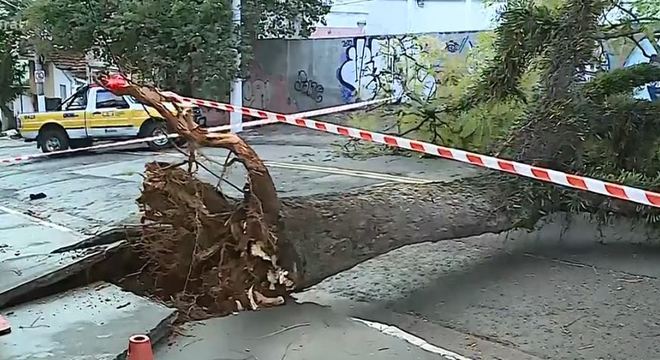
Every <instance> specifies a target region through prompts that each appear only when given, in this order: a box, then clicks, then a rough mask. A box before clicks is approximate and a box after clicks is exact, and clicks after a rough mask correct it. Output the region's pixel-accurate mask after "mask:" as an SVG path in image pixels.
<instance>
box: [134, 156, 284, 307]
mask: <svg viewBox="0 0 660 360" xmlns="http://www.w3.org/2000/svg"><path fill="white" fill-rule="evenodd" d="M138 203H139V206H140V210H141V212H142V222H143V234H142V237H140V238H138V239H135V240H133V243H132V246H133V248H134V249H135V251H136V252H137V253H138V254H139V256H140V257H142V258H143V259H144V261H145V267H144V269H143V275H142V280H143V281H144V280H145V279H149V280H150V281H151V282H152V283H151V287H152V288H153V289H154V295H156V296H158V297H159V298H161V299H170V300H171V301H173V302H174V303H175V305H176V306H177V307H179V308H184V309H185V308H187V309H188V314H186V315H188V316H191V317H193V318H199V317H203V316H204V314H203V313H202V314H200V313H199V312H200V311H202V312H205V313H212V314H228V313H231V312H234V311H240V310H244V309H257V308H259V307H266V306H272V305H279V304H282V303H283V302H284V299H285V297H286V295H287V293H288V292H289V291H291V290H292V289H293V286H294V284H293V281H292V280H290V279H289V278H288V273H287V272H286V271H285V270H284V269H282V268H281V267H279V266H278V263H277V255H276V254H277V253H278V247H277V238H276V236H275V234H274V232H273V231H272V230H273V229H271V228H270V227H269V226H268V224H266V223H265V222H264V221H263V214H262V209H261V206H260V203H259V201H258V199H257V198H256V197H255V196H254V195H253V194H251V193H246V195H245V197H244V199H243V200H242V201H237V200H232V199H229V198H227V197H225V196H224V195H223V194H222V193H220V192H219V191H218V190H216V189H215V188H214V187H213V186H211V185H209V184H206V183H203V182H201V181H199V180H198V179H197V178H196V177H195V176H194V174H193V173H190V172H188V171H186V170H183V169H181V168H179V167H177V166H174V165H170V164H164V163H155V162H154V163H149V164H147V165H146V171H145V177H144V182H143V191H142V194H141V196H140V197H139V198H138ZM192 311H195V312H196V313H197V314H196V315H195V314H191V312H192Z"/></svg>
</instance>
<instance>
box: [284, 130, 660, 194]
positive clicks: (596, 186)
mask: <svg viewBox="0 0 660 360" xmlns="http://www.w3.org/2000/svg"><path fill="white" fill-rule="evenodd" d="M280 121H282V122H285V123H287V124H291V125H296V126H300V127H304V128H308V129H313V130H318V131H323V132H327V133H332V134H337V135H341V136H346V137H351V138H355V139H361V140H365V141H370V142H374V143H379V144H384V145H390V146H395V147H398V148H402V149H407V150H412V151H417V152H420V153H425V154H429V155H434V156H439V157H442V158H445V159H451V160H456V161H460V162H463V163H467V164H471V165H476V166H480V167H485V168H489V169H493V170H498V171H502V172H507V173H511V174H516V175H521V176H525V177H528V178H532V179H535V180H541V181H545V182H549V183H553V184H557V185H562V186H566V187H570V188H574V189H578V190H584V191H589V192H592V193H596V194H601V195H605V196H609V197H613V198H617V199H622V200H628V201H632V202H636V203H639V204H644V205H649V206H654V207H660V194H658V193H655V192H651V191H647V190H643V189H637V188H634V187H630V186H626V185H620V184H614V183H609V182H606V181H602V180H597V179H593V178H589V177H586V176H579V175H571V174H567V173H563V172H561V171H556V170H551V169H544V168H540V167H536V166H531V165H527V164H523V163H519V162H515V161H510V160H503V159H498V158H495V157H492V156H486V155H481V154H477V153H472V152H468V151H463V150H458V149H452V148H448V147H444V146H438V145H434V144H430V143H427V142H423V141H417V140H411V139H406V138H402V137H397V136H391V135H385V134H380V133H377V132H373V131H368V130H362V129H356V128H352V127H347V126H340V125H335V124H330V123H327V122H322V121H316V120H309V119H291V118H287V119H280Z"/></svg>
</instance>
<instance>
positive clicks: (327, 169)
mask: <svg viewBox="0 0 660 360" xmlns="http://www.w3.org/2000/svg"><path fill="white" fill-rule="evenodd" d="M264 163H265V164H266V166H269V167H274V168H283V169H292V170H303V171H315V172H322V173H328V174H336V175H347V176H353V177H363V178H368V179H376V180H387V181H393V182H399V183H406V184H428V183H431V182H433V181H432V180H428V179H421V178H412V177H407V176H398V175H391V174H386V173H379V172H373V171H363V170H353V169H343V168H337V167H332V166H316V165H308V164H299V163H285V162H277V161H264Z"/></svg>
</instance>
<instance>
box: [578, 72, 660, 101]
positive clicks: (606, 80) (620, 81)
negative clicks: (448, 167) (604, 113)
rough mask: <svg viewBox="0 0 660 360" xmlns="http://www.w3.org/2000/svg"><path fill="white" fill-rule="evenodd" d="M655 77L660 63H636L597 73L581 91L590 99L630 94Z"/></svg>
mask: <svg viewBox="0 0 660 360" xmlns="http://www.w3.org/2000/svg"><path fill="white" fill-rule="evenodd" d="M656 79H660V64H649V63H644V64H638V65H634V66H630V67H627V68H625V69H614V70H612V71H610V72H607V73H601V74H599V75H598V76H597V77H596V78H594V79H593V80H592V81H590V82H589V83H587V84H585V85H584V86H583V88H582V93H583V94H584V96H585V97H587V98H588V99H590V100H592V101H598V100H602V99H604V98H606V97H608V96H610V95H615V94H622V93H627V94H628V95H632V93H633V91H634V90H635V89H636V88H638V87H640V86H642V85H644V84H648V83H650V82H653V81H655V80H656Z"/></svg>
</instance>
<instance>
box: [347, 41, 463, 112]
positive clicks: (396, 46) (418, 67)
mask: <svg viewBox="0 0 660 360" xmlns="http://www.w3.org/2000/svg"><path fill="white" fill-rule="evenodd" d="M474 35H475V34H474V33H463V34H436V35H400V36H387V37H355V38H352V39H343V40H341V45H342V53H341V63H340V65H339V68H338V69H337V80H338V81H339V83H340V86H341V94H342V99H343V101H345V102H352V101H356V100H358V99H359V100H366V99H372V98H374V97H376V95H377V94H379V93H388V94H391V95H392V96H394V97H396V98H397V99H404V98H405V94H406V93H407V92H408V91H410V90H413V89H414V90H416V91H415V92H418V93H421V94H423V95H424V96H427V97H430V96H432V95H433V94H434V93H435V91H436V89H437V86H438V84H437V80H436V76H435V74H436V73H437V71H438V68H439V64H431V63H428V62H426V63H425V62H424V61H422V58H423V55H424V54H428V53H429V51H430V47H437V46H439V45H440V44H442V45H440V47H442V48H443V49H444V50H446V51H447V52H448V53H449V54H462V53H464V52H465V51H467V50H468V49H471V48H472V47H473V46H474V43H473V37H474Z"/></svg>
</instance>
